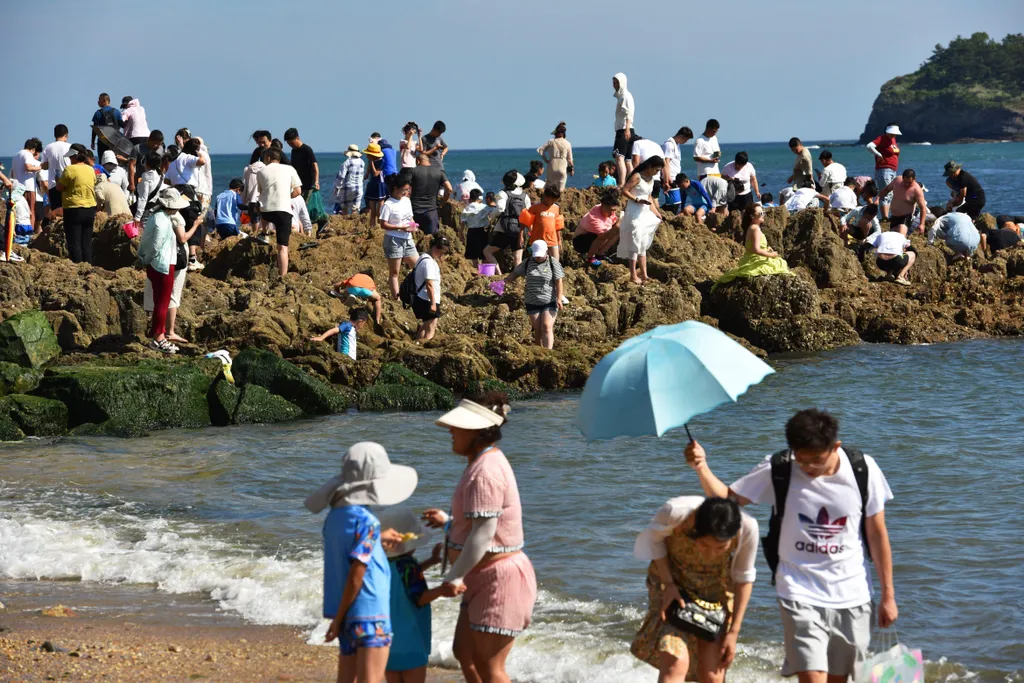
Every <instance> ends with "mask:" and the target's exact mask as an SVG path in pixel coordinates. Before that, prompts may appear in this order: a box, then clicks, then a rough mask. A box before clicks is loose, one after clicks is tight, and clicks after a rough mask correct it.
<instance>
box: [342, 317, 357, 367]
mask: <svg viewBox="0 0 1024 683" xmlns="http://www.w3.org/2000/svg"><path fill="white" fill-rule="evenodd" d="M338 353H343V354H345V355H346V356H348V357H349V358H351V359H352V360H355V359H356V328H355V326H354V325H353V324H352V323H350V322H347V321H346V322H343V323H341V324H340V325H338Z"/></svg>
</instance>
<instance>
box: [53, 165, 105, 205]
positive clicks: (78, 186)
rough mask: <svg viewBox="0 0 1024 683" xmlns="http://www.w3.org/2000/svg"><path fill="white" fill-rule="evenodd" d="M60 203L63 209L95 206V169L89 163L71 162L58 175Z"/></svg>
mask: <svg viewBox="0 0 1024 683" xmlns="http://www.w3.org/2000/svg"><path fill="white" fill-rule="evenodd" d="M59 182H60V186H61V188H63V189H62V190H61V191H60V192H61V194H60V203H61V206H63V207H64V208H65V209H90V208H92V207H94V206H96V193H95V191H94V189H93V188H94V187H95V185H96V171H94V170H93V167H92V166H91V165H89V164H71V165H70V166H68V167H67V168H65V169H64V173H62V174H61V176H60V180H59Z"/></svg>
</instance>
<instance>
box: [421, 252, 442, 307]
mask: <svg viewBox="0 0 1024 683" xmlns="http://www.w3.org/2000/svg"><path fill="white" fill-rule="evenodd" d="M427 280H433V281H434V303H435V304H439V303H441V267H440V266H438V265H437V261H435V260H434V259H433V258H432V257H431V256H430V254H423V256H422V257H421V258H420V260H419V261H418V262H417V263H416V289H417V290H418V291H417V292H416V296H418V297H419V298H421V299H423V300H424V301H430V291H429V290H428V289H427V286H426V285H425V284H424V283H425V282H426V281H427ZM421 286H422V287H423V289H420V287H421Z"/></svg>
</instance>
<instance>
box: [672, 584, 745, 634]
mask: <svg viewBox="0 0 1024 683" xmlns="http://www.w3.org/2000/svg"><path fill="white" fill-rule="evenodd" d="M679 594H680V595H681V596H682V598H683V601H684V602H685V603H686V604H685V605H683V606H680V605H679V603H678V602H673V603H672V605H671V606H670V607H669V608H668V609H667V610H665V617H666V621H667V622H668V623H669V624H671V625H672V626H675V627H676V628H677V629H679V630H680V631H684V632H686V633H692V634H693V635H695V636H697V637H698V638H700V639H701V640H706V641H708V642H714V641H716V640H718V637H719V636H720V635H721V633H722V629H723V628H725V622H726V620H727V619H728V618H729V613H728V612H727V611H726V609H725V605H723V604H722V603H720V602H709V601H707V600H701V599H700V598H693V597H690V595H689V594H687V592H686V591H684V590H683V589H682V588H680V589H679Z"/></svg>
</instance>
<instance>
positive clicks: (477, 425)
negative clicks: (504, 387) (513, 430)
mask: <svg viewBox="0 0 1024 683" xmlns="http://www.w3.org/2000/svg"><path fill="white" fill-rule="evenodd" d="M496 408H497V410H491V409H490V408H486V407H484V406H482V405H480V404H479V403H474V402H473V401H470V400H469V399H468V398H464V399H462V400H461V401H459V405H457V406H455V407H454V408H452V409H451V410H449V411H448V412H447V413H445V414H444V415H442V416H441V417H439V418H438V419H437V421H436V422H435V423H434V424H436V425H437V426H438V427H457V428H458V429H471V430H481V429H488V428H489V427H500V426H501V425H503V424H505V416H506V415H508V413H509V410H510V408H509V407H508V406H507V405H503V406H496Z"/></svg>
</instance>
